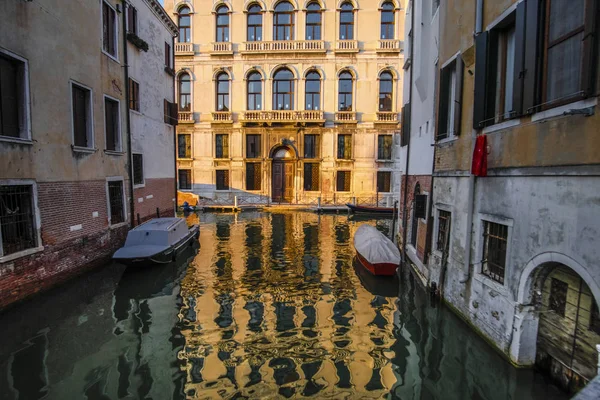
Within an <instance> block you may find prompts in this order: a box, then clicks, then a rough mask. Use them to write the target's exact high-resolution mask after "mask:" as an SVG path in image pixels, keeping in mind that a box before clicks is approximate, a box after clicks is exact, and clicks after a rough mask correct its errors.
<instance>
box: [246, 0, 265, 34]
mask: <svg viewBox="0 0 600 400" xmlns="http://www.w3.org/2000/svg"><path fill="white" fill-rule="evenodd" d="M247 26H248V30H247V38H246V40H247V41H248V42H260V41H261V40H262V8H260V6H259V5H258V4H253V5H251V6H250V8H248V23H247Z"/></svg>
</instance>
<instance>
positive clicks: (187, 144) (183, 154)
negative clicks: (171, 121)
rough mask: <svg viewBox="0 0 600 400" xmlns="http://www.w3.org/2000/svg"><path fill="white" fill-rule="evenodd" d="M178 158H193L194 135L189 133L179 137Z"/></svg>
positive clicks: (181, 134)
mask: <svg viewBox="0 0 600 400" xmlns="http://www.w3.org/2000/svg"><path fill="white" fill-rule="evenodd" d="M177 157H179V158H192V135H190V134H187V133H180V134H178V135H177Z"/></svg>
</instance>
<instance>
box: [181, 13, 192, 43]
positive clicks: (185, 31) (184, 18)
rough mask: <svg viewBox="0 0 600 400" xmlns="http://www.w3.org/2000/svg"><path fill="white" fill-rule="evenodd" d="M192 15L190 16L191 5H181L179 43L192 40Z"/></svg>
mask: <svg viewBox="0 0 600 400" xmlns="http://www.w3.org/2000/svg"><path fill="white" fill-rule="evenodd" d="M191 22H192V21H191V16H190V8H189V7H181V8H180V9H179V21H178V23H179V36H178V37H177V40H178V41H179V43H189V42H191V41H192V32H191V29H192V28H191V26H192V23H191Z"/></svg>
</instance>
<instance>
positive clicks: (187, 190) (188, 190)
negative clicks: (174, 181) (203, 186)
mask: <svg viewBox="0 0 600 400" xmlns="http://www.w3.org/2000/svg"><path fill="white" fill-rule="evenodd" d="M177 190H179V191H180V192H191V191H192V189H182V188H177Z"/></svg>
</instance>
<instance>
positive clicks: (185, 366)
mask: <svg viewBox="0 0 600 400" xmlns="http://www.w3.org/2000/svg"><path fill="white" fill-rule="evenodd" d="M194 217H195V218H198V217H197V216H192V217H191V219H193V218H194ZM199 218H200V220H201V234H200V244H201V249H200V252H199V253H198V254H197V255H195V254H194V252H193V250H191V251H190V252H189V253H188V254H186V255H184V257H182V258H183V259H182V260H181V261H180V262H179V263H174V264H169V265H165V266H160V267H157V268H151V269H143V270H126V269H125V268H124V267H122V266H120V265H117V264H112V265H108V266H106V267H105V268H101V269H99V270H97V271H94V272H92V273H90V274H87V275H85V276H82V277H80V278H77V279H75V280H73V281H71V282H69V283H67V284H66V285H64V286H61V287H60V288H57V289H55V290H52V291H50V292H48V293H46V294H44V295H41V296H38V297H36V298H34V299H33V300H31V301H29V302H26V303H24V304H22V305H20V306H17V307H14V308H12V309H10V310H8V311H7V312H5V313H4V314H2V315H0V327H1V328H0V329H1V340H0V399H42V398H44V399H75V398H77V399H80V398H81V399H183V398H198V399H220V398H235V399H238V398H256V399H258V398H261V399H262V398H291V397H294V398H303V397H314V398H331V399H355V398H356V399H358V398H360V399H363V398H392V399H403V400H409V399H424V400H428V399H444V400H452V399H474V400H479V399H490V400H495V399H498V400H500V399H503V400H504V399H540V400H541V399H543V400H551V399H565V398H567V396H566V394H564V393H562V392H560V391H559V390H558V389H557V388H556V387H555V386H553V385H552V384H550V383H549V382H548V381H547V380H546V379H545V378H544V377H543V376H541V375H539V374H537V373H536V372H534V371H532V370H518V369H515V368H513V367H512V366H511V365H510V364H508V363H507V362H506V361H505V360H504V359H503V358H502V357H501V356H500V355H499V354H497V353H496V352H495V351H494V350H493V349H492V348H491V347H490V346H489V345H487V344H486V343H485V342H484V341H483V340H482V339H481V338H480V337H478V336H477V335H475V334H474V333H473V332H472V331H471V330H470V329H469V328H468V327H467V326H466V325H465V324H464V323H463V322H462V321H461V320H459V319H458V318H457V317H456V316H455V315H454V314H453V313H452V312H450V311H449V310H448V309H447V308H446V307H444V306H442V305H440V304H439V303H437V302H436V301H434V300H432V299H431V298H430V297H429V295H428V294H427V293H426V292H425V291H423V290H422V289H421V288H420V287H419V286H418V285H417V283H416V282H415V281H414V280H413V279H412V276H411V274H410V272H409V271H402V273H401V277H400V278H394V279H391V278H388V279H375V278H373V277H372V276H370V275H368V274H367V273H365V271H364V270H363V269H362V268H361V267H360V266H357V265H356V264H355V263H354V261H353V259H354V249H353V246H352V237H353V233H354V232H355V231H356V228H357V227H358V226H359V225H360V224H363V223H368V224H373V225H375V226H377V227H378V229H380V230H381V231H382V232H385V233H388V232H389V230H390V221H389V220H363V219H358V220H357V219H352V218H351V217H348V216H346V215H316V214H312V213H301V212H289V213H258V212H256V213H242V214H237V215H225V214H219V215H217V214H201V215H200V216H199Z"/></svg>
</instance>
